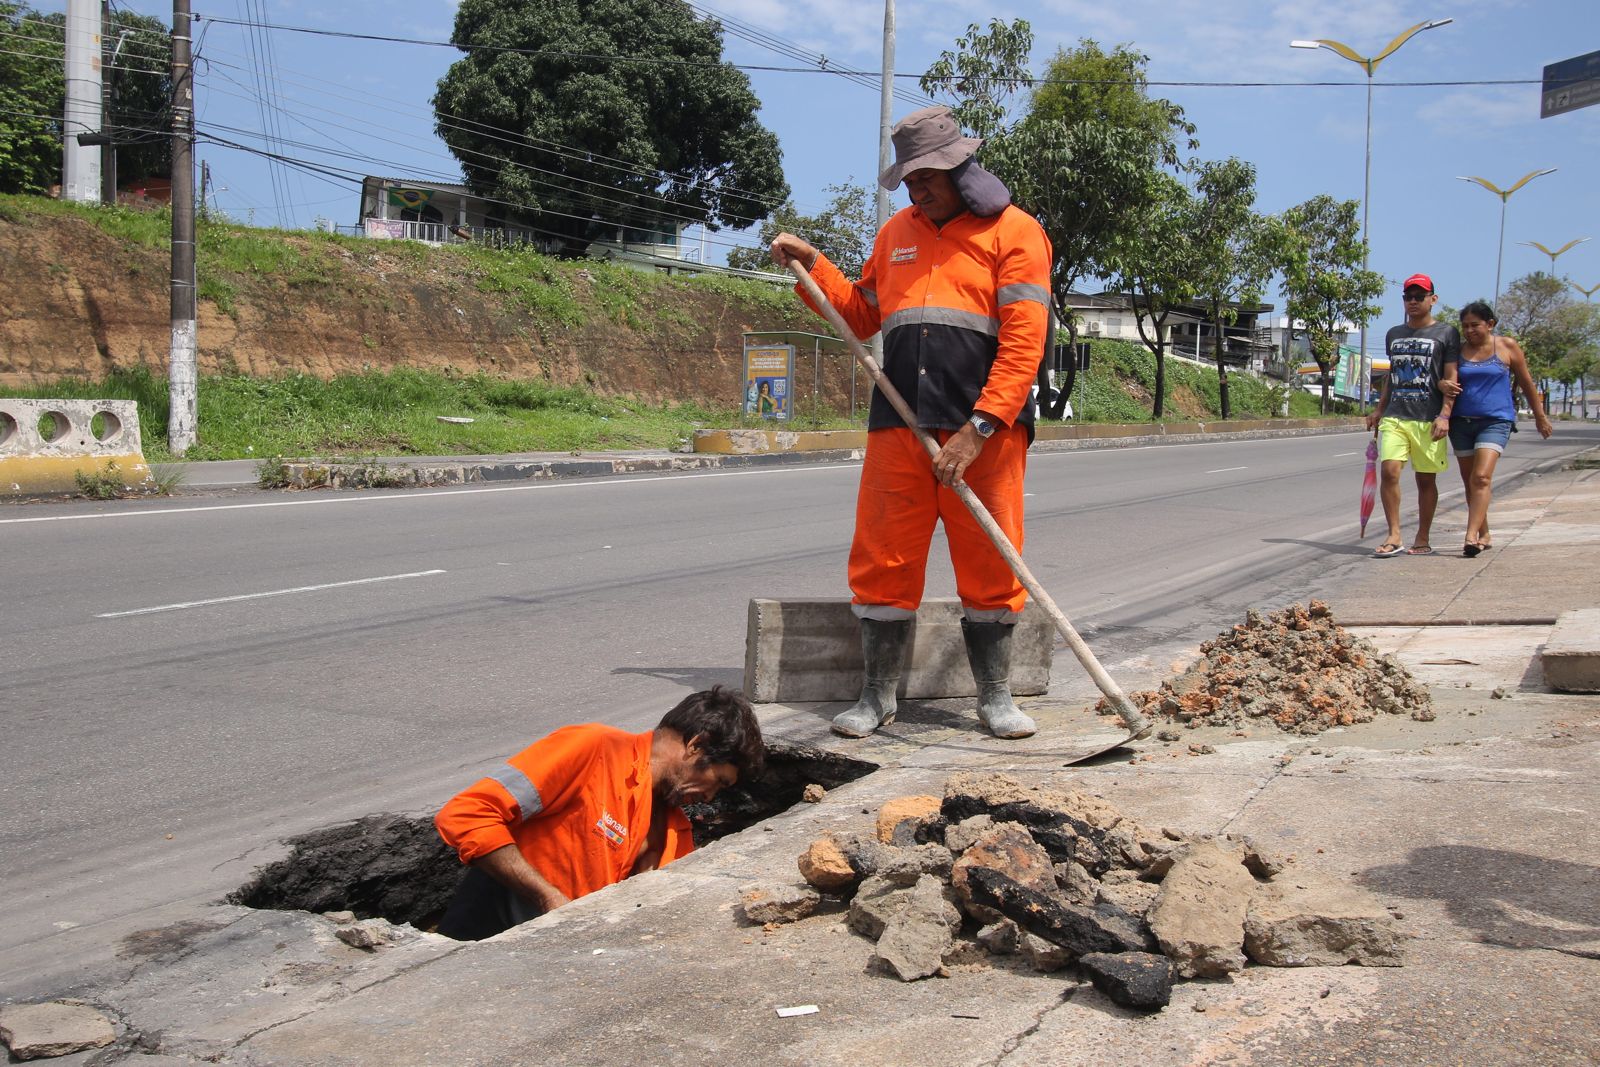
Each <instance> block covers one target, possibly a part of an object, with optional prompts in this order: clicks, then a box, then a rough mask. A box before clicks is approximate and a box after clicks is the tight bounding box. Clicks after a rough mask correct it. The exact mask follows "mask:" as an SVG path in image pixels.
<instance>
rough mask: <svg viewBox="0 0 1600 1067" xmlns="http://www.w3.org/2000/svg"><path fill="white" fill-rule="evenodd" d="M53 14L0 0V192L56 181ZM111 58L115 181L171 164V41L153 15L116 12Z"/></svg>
mask: <svg viewBox="0 0 1600 1067" xmlns="http://www.w3.org/2000/svg"><path fill="white" fill-rule="evenodd" d="M65 22H66V19H65V16H63V15H62V14H61V13H60V12H55V13H52V14H48V15H47V14H42V13H41V12H38V11H35V10H33V9H32V8H29V7H26V6H25V5H22V4H16V3H7V2H5V0H0V30H3V31H4V32H5V33H6V34H7V35H8V36H7V37H6V38H5V40H6V42H7V44H6V47H5V48H4V49H0V192H10V193H45V192H49V190H50V187H51V186H53V185H56V184H58V183H59V182H60V181H61V116H62V113H63V111H64V110H65V107H66V83H65V80H64V77H63V73H62V63H63V60H64V55H65V46H64V44H63V40H64V29H63V28H64V25H65ZM104 36H105V39H106V42H107V47H108V49H110V50H114V51H115V55H116V58H115V60H114V61H113V62H112V63H111V64H110V65H109V67H107V68H106V69H107V70H108V71H109V74H108V75H107V76H108V78H109V81H110V88H111V115H110V122H109V123H108V126H109V127H110V130H111V132H112V134H113V136H114V137H115V139H116V141H117V145H118V147H117V177H118V184H122V183H123V182H126V181H134V180H138V179H140V178H147V177H149V176H151V175H153V174H166V173H168V171H169V170H170V169H171V148H170V142H171V137H170V131H169V129H168V122H167V115H168V114H169V111H168V106H167V105H168V101H169V99H170V98H171V95H172V88H171V86H172V82H171V68H172V42H171V38H170V37H169V35H168V33H167V28H166V26H164V25H163V24H162V23H161V22H160V20H158V19H153V18H149V17H147V16H144V15H135V14H133V13H132V12H128V11H115V12H113V13H112V15H111V24H110V26H108V27H107V28H106V32H105V35H104Z"/></svg>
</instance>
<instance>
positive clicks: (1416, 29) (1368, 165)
mask: <svg viewBox="0 0 1600 1067" xmlns="http://www.w3.org/2000/svg"><path fill="white" fill-rule="evenodd" d="M1454 21H1455V19H1433V20H1431V21H1429V22H1419V23H1417V24H1416V25H1415V26H1412V27H1411V28H1410V29H1408V30H1406V31H1404V32H1403V33H1401V34H1400V35H1399V36H1398V37H1396V38H1395V39H1394V40H1392V41H1390V42H1389V43H1388V45H1386V46H1385V47H1384V49H1383V51H1381V52H1379V53H1378V54H1377V55H1375V56H1363V55H1360V54H1359V53H1357V52H1356V51H1355V49H1353V48H1351V47H1350V46H1349V45H1346V44H1341V43H1339V42H1338V41H1330V40H1327V39H1326V38H1321V37H1319V38H1317V39H1316V40H1314V41H1290V42H1289V47H1290V48H1326V49H1327V50H1328V51H1330V52H1332V53H1333V54H1335V55H1337V56H1341V57H1343V58H1344V59H1348V60H1349V61H1350V62H1352V63H1355V64H1357V65H1358V66H1360V67H1361V69H1362V70H1364V71H1366V72H1367V146H1366V153H1365V162H1364V163H1363V164H1362V179H1361V270H1362V272H1363V273H1365V272H1366V270H1367V260H1368V257H1369V255H1370V253H1371V250H1372V239H1371V237H1370V236H1369V232H1368V230H1367V212H1368V209H1369V207H1370V205H1371V203H1372V76H1373V74H1375V73H1377V70H1378V64H1380V63H1382V62H1383V61H1384V60H1385V59H1388V58H1389V57H1390V56H1391V55H1393V54H1394V53H1396V52H1398V51H1399V50H1400V46H1401V45H1403V44H1405V43H1406V42H1407V41H1409V40H1411V38H1413V37H1415V36H1416V35H1417V34H1419V33H1421V32H1422V31H1423V30H1431V29H1436V28H1437V27H1439V26H1447V25H1449V24H1450V23H1452V22H1454ZM1360 325H1361V342H1360V343H1361V355H1360V356H1359V357H1358V358H1359V359H1360V360H1361V407H1362V409H1363V410H1365V409H1366V406H1367V395H1368V393H1369V391H1370V389H1371V376H1370V375H1369V374H1368V372H1367V367H1368V366H1369V363H1368V359H1367V320H1366V318H1365V317H1363V318H1362V320H1361V324H1360Z"/></svg>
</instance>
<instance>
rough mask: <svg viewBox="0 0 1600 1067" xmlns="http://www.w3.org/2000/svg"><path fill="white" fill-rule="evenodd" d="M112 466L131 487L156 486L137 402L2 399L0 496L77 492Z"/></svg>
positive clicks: (0, 407) (0, 416)
mask: <svg viewBox="0 0 1600 1067" xmlns="http://www.w3.org/2000/svg"><path fill="white" fill-rule="evenodd" d="M112 463H115V464H116V465H117V470H118V473H119V474H120V476H121V478H122V480H123V482H124V484H126V485H128V486H140V485H147V484H150V483H151V482H152V481H153V479H152V477H151V474H150V468H149V466H148V465H147V464H146V463H145V461H144V454H143V452H142V450H141V445H140V441H139V407H138V405H137V404H136V403H134V402H133V401H132V400H24V399H17V398H0V497H24V496H42V495H47V494H57V493H73V492H76V491H77V487H78V482H77V477H76V476H77V475H78V474H84V475H90V474H96V473H99V472H101V471H103V470H106V469H107V468H108V467H109V465H110V464H112Z"/></svg>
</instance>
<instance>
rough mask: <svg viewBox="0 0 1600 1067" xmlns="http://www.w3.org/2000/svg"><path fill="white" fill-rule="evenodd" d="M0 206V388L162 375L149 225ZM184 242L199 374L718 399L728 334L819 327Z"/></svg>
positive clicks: (627, 290) (627, 297) (605, 283)
mask: <svg viewBox="0 0 1600 1067" xmlns="http://www.w3.org/2000/svg"><path fill="white" fill-rule="evenodd" d="M0 208H4V210H0V291H3V292H4V293H5V294H6V298H5V301H4V304H3V307H0V384H4V385H24V384H34V383H38V382H47V381H53V380H56V379H58V378H61V377H64V376H71V377H79V378H90V379H95V378H100V377H102V376H104V375H105V373H106V372H107V371H109V370H111V369H113V368H118V367H129V366H133V365H138V364H144V365H146V366H149V367H151V368H152V369H157V368H159V369H160V370H161V371H162V373H164V372H165V366H166V361H167V352H168V347H169V330H170V328H169V314H168V308H169V303H168V277H169V273H170V266H169V263H170V260H169V256H168V251H167V247H166V242H165V240H164V239H160V238H159V237H158V236H157V235H158V234H159V228H160V225H163V224H164V221H163V220H162V219H160V218H159V217H157V218H155V219H151V220H142V219H134V220H131V221H130V220H128V219H127V218H126V217H124V218H122V219H121V220H120V221H119V220H118V219H117V218H107V217H102V216H97V215H96V214H94V213H93V212H81V211H69V210H67V209H65V208H64V207H63V206H58V205H53V204H52V205H48V208H47V207H46V206H45V205H35V206H33V207H30V206H29V203H28V201H26V200H25V199H23V198H6V203H5V204H0ZM198 243H199V261H200V262H199V273H200V275H201V279H200V292H201V295H202V299H201V301H200V312H199V346H200V369H201V373H216V372H219V371H226V370H230V369H232V370H238V371H241V372H244V373H247V374H252V375H276V374H284V373H293V372H297V371H298V372H305V373H310V374H315V375H318V376H321V377H330V376H332V375H335V374H339V373H342V372H353V371H360V370H362V369H364V368H379V369H385V368H390V367H394V366H398V365H411V366H417V367H429V368H441V369H442V368H453V369H454V370H456V371H459V372H462V373H468V374H470V373H474V372H479V371H482V372H484V373H487V374H492V375H506V376H510V377H538V378H542V379H545V380H547V381H550V382H552V383H554V384H560V385H573V384H584V385H587V386H589V387H591V388H593V389H595V390H597V391H600V392H602V393H610V394H625V395H632V396H637V397H640V398H642V399H646V400H665V399H680V400H699V401H707V402H718V403H724V404H726V403H731V402H734V401H736V400H737V398H738V397H739V395H740V384H741V380H742V373H743V363H742V342H741V334H742V332H743V331H745V330H776V329H800V330H818V329H819V327H820V326H821V322H820V320H819V319H817V318H816V317H815V316H812V315H811V314H810V313H809V312H808V311H806V310H805V309H804V308H803V307H802V306H801V305H800V304H799V301H798V300H797V299H796V298H795V297H794V296H793V294H792V293H790V292H788V291H787V290H783V289H779V288H778V287H776V286H770V285H765V284H763V283H758V282H730V281H727V280H718V281H702V280H695V279H687V278H667V277H666V276H663V275H656V274H646V273H642V272H639V271H635V270H632V269H630V268H627V267H622V266H618V265H613V264H606V263H599V262H590V263H561V262H555V261H552V260H548V259H542V258H540V257H533V256H516V255H511V254H499V255H491V254H489V253H487V252H485V251H482V250H478V251H474V252H468V251H463V250H461V249H455V248H446V249H433V248H428V247H426V246H422V245H417V244H413V243H409V242H387V241H365V240H359V239H348V238H332V237H328V236H325V235H321V234H280V233H273V232H267V231H259V230H246V229H245V228H243V227H233V226H213V227H209V228H205V229H202V232H201V234H200V239H199V242H198ZM805 354H806V356H807V359H806V360H804V361H803V365H804V366H805V367H806V369H807V370H809V355H810V349H809V345H806V346H805ZM798 373H800V370H799V368H797V374H798ZM844 388H845V396H846V397H848V384H846V385H845V387H844ZM825 391H826V392H829V393H831V392H834V391H835V390H833V389H825Z"/></svg>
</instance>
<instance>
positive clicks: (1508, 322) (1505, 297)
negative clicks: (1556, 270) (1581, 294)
mask: <svg viewBox="0 0 1600 1067" xmlns="http://www.w3.org/2000/svg"><path fill="white" fill-rule="evenodd" d="M1495 311H1496V314H1498V315H1499V316H1500V327H1501V328H1502V329H1503V330H1504V331H1505V332H1506V333H1508V334H1510V335H1511V336H1513V337H1515V338H1516V339H1517V341H1518V343H1520V344H1521V345H1522V348H1523V351H1524V352H1526V353H1527V356H1528V370H1529V371H1530V372H1531V373H1532V374H1533V376H1534V378H1535V379H1538V380H1539V381H1541V382H1542V383H1543V385H1542V386H1541V387H1542V388H1543V389H1544V390H1545V392H1546V393H1547V394H1548V392H1549V383H1550V382H1552V381H1554V382H1559V383H1561V384H1563V385H1565V386H1566V387H1567V401H1566V406H1567V408H1568V410H1569V411H1570V410H1571V394H1572V386H1573V385H1577V386H1578V387H1579V396H1580V397H1581V398H1583V399H1582V404H1583V408H1584V410H1585V413H1587V406H1588V398H1587V393H1586V391H1585V386H1584V383H1585V381H1586V380H1587V379H1588V378H1589V377H1590V376H1592V375H1593V374H1594V367H1595V361H1596V352H1595V350H1596V346H1600V307H1597V306H1596V305H1593V304H1590V303H1588V302H1587V301H1585V302H1583V303H1579V302H1578V301H1576V300H1574V299H1573V298H1572V294H1571V293H1570V292H1568V290H1567V283H1566V282H1564V281H1563V280H1561V279H1560V278H1557V277H1555V276H1554V275H1551V274H1546V273H1544V272H1543V271H1535V272H1534V273H1532V274H1528V275H1525V276H1523V277H1521V278H1518V279H1517V280H1516V281H1514V282H1512V283H1511V284H1510V285H1509V286H1507V287H1506V291H1505V293H1504V294H1502V295H1501V297H1500V306H1499V307H1498V308H1496V309H1495ZM1547 406H1548V405H1547Z"/></svg>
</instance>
